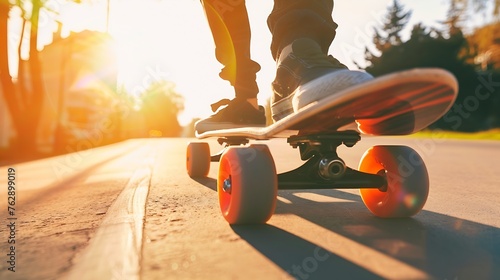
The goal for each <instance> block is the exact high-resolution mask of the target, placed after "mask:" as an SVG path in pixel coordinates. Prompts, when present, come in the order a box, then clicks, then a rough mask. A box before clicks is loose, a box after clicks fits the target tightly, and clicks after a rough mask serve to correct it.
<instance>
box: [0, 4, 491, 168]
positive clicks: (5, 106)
mask: <svg viewBox="0 0 500 280" xmlns="http://www.w3.org/2000/svg"><path fill="white" fill-rule="evenodd" d="M246 2H247V8H248V12H249V16H250V21H251V26H252V52H253V54H252V55H253V58H254V59H255V60H256V61H257V62H259V63H260V64H261V66H262V70H261V71H260V72H259V74H258V83H259V86H260V89H261V93H260V95H259V102H260V103H261V104H262V105H266V106H269V98H270V96H271V91H270V83H271V81H272V80H273V79H274V71H275V69H274V61H273V60H272V57H271V55H270V52H269V45H270V40H271V38H270V33H269V31H268V29H267V26H266V18H267V15H268V14H269V12H270V11H271V9H272V5H273V1H270V0H269V1H262V0H259V1H257V0H247V1H246ZM499 12H500V0H494V1H493V0H421V1H410V0H397V1H396V0H394V1H391V0H354V1H347V0H338V1H335V9H334V14H333V16H334V20H335V21H336V22H337V23H338V24H339V29H338V33H337V38H336V39H335V41H334V43H333V45H332V47H331V49H330V53H331V54H332V55H334V56H335V57H337V58H338V59H339V60H340V61H342V62H343V63H344V64H346V65H348V66H349V67H350V68H351V69H361V70H366V71H368V72H370V73H371V74H373V75H374V76H380V75H383V74H386V73H390V72H394V71H399V70H404V69H409V68H415V67H440V68H444V69H447V70H449V71H451V72H452V73H453V74H455V76H456V77H457V79H458V80H459V83H460V93H459V97H458V99H457V101H456V104H455V106H454V107H453V108H452V109H451V111H450V112H449V113H448V114H446V115H445V116H444V117H443V118H442V119H441V120H439V121H438V122H436V123H434V124H433V125H432V126H431V127H430V128H429V130H439V131H442V130H445V131H453V132H466V133H477V132H481V131H488V132H493V133H494V134H500V132H499V130H498V129H499V128H500V21H499ZM220 68H221V65H219V64H218V63H217V61H216V60H215V55H214V44H213V40H212V37H211V33H210V30H209V28H208V25H207V23H206V21H205V16H204V13H203V10H202V7H201V4H200V2H199V1H197V0H88V1H85V0H74V1H69V0H0V165H3V164H7V163H13V162H19V161H25V160H33V159H37V158H41V157H47V156H53V155H59V154H64V153H70V152H78V151H81V150H85V149H89V148H94V147H98V146H102V145H107V144H110V143H115V142H118V141H123V140H125V139H130V138H137V137H191V136H193V135H194V131H193V123H194V122H195V121H196V120H198V119H200V118H204V117H207V116H209V115H210V114H211V111H210V106H209V104H211V103H213V102H216V101H218V100H219V99H221V98H231V97H232V96H233V92H232V88H231V87H230V86H229V84H227V83H226V82H224V81H222V80H221V79H220V78H219V77H218V72H219V71H220Z"/></svg>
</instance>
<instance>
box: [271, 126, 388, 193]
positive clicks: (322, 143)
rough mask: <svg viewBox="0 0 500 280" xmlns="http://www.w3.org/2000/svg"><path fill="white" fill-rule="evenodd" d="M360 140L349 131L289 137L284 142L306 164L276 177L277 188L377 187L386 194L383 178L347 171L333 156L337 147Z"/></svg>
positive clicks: (355, 134)
mask: <svg viewBox="0 0 500 280" xmlns="http://www.w3.org/2000/svg"><path fill="white" fill-rule="evenodd" d="M360 140H361V136H360V134H359V133H358V132H357V131H350V130H349V131H341V132H335V133H329V134H315V135H299V136H291V137H289V138H288V143H289V144H290V145H291V146H292V147H293V148H299V151H300V158H301V159H302V160H304V161H306V163H304V164H303V165H302V166H300V167H299V168H297V169H294V170H292V171H289V172H286V173H282V174H278V189H350V188H378V189H379V190H380V191H386V188H387V187H386V185H387V182H386V179H385V177H384V176H381V175H375V174H369V173H364V172H360V171H357V170H354V169H351V168H349V167H347V166H346V164H345V162H344V161H343V160H342V159H341V158H340V157H339V156H338V155H337V148H338V147H339V146H340V145H342V144H344V145H346V146H347V147H353V146H354V145H355V144H356V143H357V142H358V141H360Z"/></svg>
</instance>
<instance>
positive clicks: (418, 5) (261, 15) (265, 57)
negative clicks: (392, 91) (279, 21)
mask: <svg viewBox="0 0 500 280" xmlns="http://www.w3.org/2000/svg"><path fill="white" fill-rule="evenodd" d="M246 2H247V9H248V13H249V17H250V25H251V28H252V58H253V59H254V60H255V61H257V62H258V63H260V64H261V67H262V70H261V71H260V72H259V73H258V76H257V82H258V84H259V87H260V93H259V96H258V98H259V103H261V104H264V103H265V102H266V100H267V99H268V98H269V97H270V96H271V87H270V84H271V82H272V80H273V79H274V75H275V62H274V61H273V59H272V57H271V54H270V51H269V45H270V41H271V36H270V33H269V30H268V28H267V25H266V19H267V16H268V15H269V13H270V11H271V9H272V5H273V1H271V0H247V1H246ZM391 2H392V0H338V1H335V9H334V12H333V17H334V20H335V21H336V22H337V23H338V24H339V28H338V30H337V37H336V39H335V41H334V43H333V44H332V47H331V48H330V53H331V54H332V55H333V56H335V57H336V58H338V59H339V60H340V61H341V62H343V63H344V64H346V65H347V66H348V67H350V68H352V69H355V68H356V66H355V64H354V63H353V60H355V61H357V62H359V63H362V62H363V55H364V49H365V46H366V45H368V44H369V43H370V42H371V36H372V30H373V27H374V26H377V25H380V20H381V18H382V17H383V16H384V15H385V13H386V9H387V6H388V5H389V4H390V3H391ZM401 3H402V4H403V5H405V7H406V8H407V9H411V10H412V11H413V14H412V17H411V21H410V24H409V26H412V25H414V24H416V23H418V22H423V23H424V24H425V25H426V26H440V25H439V21H442V20H444V19H445V17H446V12H447V9H448V0H418V1H415V0H402V1H401ZM47 4H48V5H49V7H51V9H52V10H54V11H57V12H58V14H59V15H55V14H50V13H44V14H43V15H42V17H41V18H42V22H41V24H40V26H41V28H42V31H41V32H42V35H41V37H42V41H41V42H40V46H39V47H40V48H41V47H42V46H43V45H44V44H48V43H50V41H51V34H52V32H53V31H54V30H55V23H54V19H59V20H61V21H62V22H63V23H64V26H65V27H64V28H65V29H64V32H65V34H68V32H69V30H73V31H81V30H83V29H90V30H98V31H106V28H107V27H108V31H109V33H110V34H111V35H112V36H113V37H114V38H115V41H116V47H117V53H118V59H119V71H120V73H119V83H120V84H121V85H123V86H124V87H125V88H126V89H127V90H128V92H130V93H131V94H139V93H140V92H141V91H142V90H143V89H145V88H147V86H148V85H149V84H150V83H151V82H152V81H154V80H161V79H164V80H168V81H172V82H174V83H175V84H176V91H177V92H178V93H180V94H181V95H183V96H184V98H185V110H184V112H183V113H182V114H181V115H180V117H179V121H180V122H181V124H183V125H185V124H187V123H189V122H190V121H191V119H192V118H203V117H207V116H209V115H210V114H211V113H212V112H211V111H210V106H209V105H210V104H211V103H214V102H217V101H218V100H220V99H222V98H232V97H233V96H234V93H233V90H232V88H231V87H230V85H229V84H228V82H226V81H223V80H221V79H220V78H219V76H218V73H219V71H220V69H221V65H220V64H219V63H218V62H217V61H216V59H215V55H214V43H213V39H212V36H211V33H210V29H209V28H208V24H207V22H206V19H205V15H204V13H203V10H202V7H201V5H200V2H199V0H110V17H109V25H107V20H106V10H107V9H106V1H104V0H102V1H101V0H94V1H93V4H91V5H86V6H84V7H82V6H76V5H75V4H68V3H66V2H65V1H63V0H48V2H47ZM13 22H15V19H13ZM11 26H12V27H11V28H14V27H15V24H12V25H11ZM13 45H14V44H13Z"/></svg>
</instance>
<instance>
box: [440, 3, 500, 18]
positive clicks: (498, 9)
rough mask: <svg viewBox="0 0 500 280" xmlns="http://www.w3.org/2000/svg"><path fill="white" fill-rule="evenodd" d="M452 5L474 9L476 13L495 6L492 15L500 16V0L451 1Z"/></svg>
mask: <svg viewBox="0 0 500 280" xmlns="http://www.w3.org/2000/svg"><path fill="white" fill-rule="evenodd" d="M450 3H451V4H452V5H463V6H464V7H465V8H472V9H473V11H474V12H475V13H477V12H481V11H485V10H487V9H488V5H493V10H492V13H493V15H495V16H498V15H500V0H451V2H450Z"/></svg>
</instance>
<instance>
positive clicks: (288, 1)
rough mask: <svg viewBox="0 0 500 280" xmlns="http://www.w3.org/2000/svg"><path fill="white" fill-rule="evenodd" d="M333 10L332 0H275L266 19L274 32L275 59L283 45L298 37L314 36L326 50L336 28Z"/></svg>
mask: <svg viewBox="0 0 500 280" xmlns="http://www.w3.org/2000/svg"><path fill="white" fill-rule="evenodd" d="M332 11H333V0H275V1H274V8H273V11H272V12H271V14H270V15H269V18H268V20H267V24H268V26H269V30H270V31H271V34H272V36H273V38H272V42H271V52H272V55H273V57H274V59H275V60H276V58H277V56H278V55H279V53H280V52H281V50H282V49H283V48H284V47H285V46H286V45H288V44H290V43H291V42H293V41H294V40H295V39H297V38H300V37H308V38H311V39H314V40H315V41H316V42H318V43H319V44H320V46H321V48H322V50H323V51H324V52H325V54H326V53H327V52H328V49H329V47H330V45H331V43H332V41H333V39H334V38H335V30H336V29H337V24H336V23H335V22H334V21H333V18H332Z"/></svg>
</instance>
